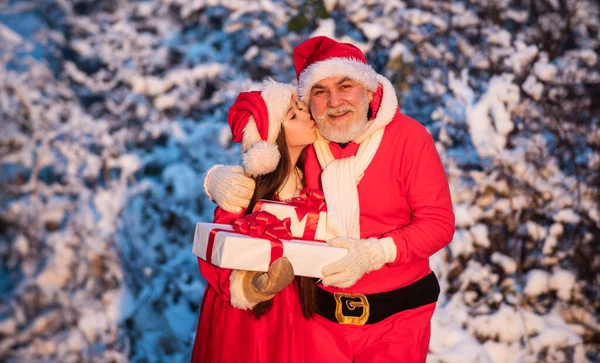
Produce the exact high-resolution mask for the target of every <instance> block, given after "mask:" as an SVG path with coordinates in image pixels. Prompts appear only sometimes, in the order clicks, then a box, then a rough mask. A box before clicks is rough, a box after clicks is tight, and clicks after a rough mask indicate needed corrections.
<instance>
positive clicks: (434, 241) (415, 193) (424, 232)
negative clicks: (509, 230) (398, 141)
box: [384, 128, 454, 265]
mask: <svg viewBox="0 0 600 363" xmlns="http://www.w3.org/2000/svg"><path fill="white" fill-rule="evenodd" d="M415 134H416V135H415V137H414V138H413V137H411V138H410V141H409V142H410V143H411V144H412V145H410V147H409V148H408V149H409V150H411V152H409V153H405V154H404V156H403V157H404V159H405V160H403V162H402V163H401V164H402V165H404V166H405V167H403V168H402V170H399V175H398V177H399V178H401V180H403V181H404V185H405V188H406V195H407V200H408V204H409V206H410V210H411V222H410V224H408V225H406V226H404V227H402V228H400V229H397V230H394V231H391V232H388V233H386V234H384V237H388V236H390V237H392V238H393V240H394V243H395V244H396V248H397V252H396V260H395V261H394V262H392V263H391V265H400V264H405V263H409V262H413V261H417V260H423V259H427V258H429V256H431V255H433V254H434V253H435V252H437V251H438V250H440V249H442V248H443V247H444V246H446V245H447V244H448V243H450V241H452V237H453V235H454V212H453V211H452V200H451V199H450V189H449V186H448V179H447V178H446V173H445V172H444V167H443V165H442V162H441V160H440V157H439V155H438V153H437V150H436V149H435V143H434V142H433V138H432V137H431V135H429V133H427V131H426V130H425V128H422V131H417V132H415Z"/></svg>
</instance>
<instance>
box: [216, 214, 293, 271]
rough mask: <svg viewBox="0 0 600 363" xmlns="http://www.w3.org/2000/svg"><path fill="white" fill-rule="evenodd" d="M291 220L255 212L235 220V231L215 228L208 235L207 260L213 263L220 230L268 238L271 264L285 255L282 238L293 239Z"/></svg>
mask: <svg viewBox="0 0 600 363" xmlns="http://www.w3.org/2000/svg"><path fill="white" fill-rule="evenodd" d="M290 224H291V221H290V219H289V218H286V219H284V220H283V221H281V220H279V219H278V218H277V217H275V216H274V215H272V214H271V213H269V212H262V211H261V212H255V213H252V214H249V215H247V216H244V217H240V218H238V219H236V220H235V221H234V222H233V229H234V230H233V231H232V230H229V229H219V228H215V229H213V230H211V231H210V233H209V235H208V243H207V246H206V262H208V263H212V262H211V261H212V251H213V248H214V245H215V236H216V235H217V233H219V232H227V233H235V234H243V235H246V236H249V237H254V238H264V239H268V240H269V242H270V243H271V258H270V261H269V266H271V264H272V263H273V262H275V260H276V259H278V258H280V257H282V256H283V242H281V239H291V238H292V232H291V231H290Z"/></svg>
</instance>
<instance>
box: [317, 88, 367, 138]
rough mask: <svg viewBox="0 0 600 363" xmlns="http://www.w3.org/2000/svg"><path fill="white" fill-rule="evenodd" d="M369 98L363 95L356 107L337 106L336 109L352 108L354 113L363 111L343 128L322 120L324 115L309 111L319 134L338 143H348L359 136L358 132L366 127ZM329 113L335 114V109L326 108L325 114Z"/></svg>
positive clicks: (360, 132) (361, 131)
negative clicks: (360, 102) (361, 100)
mask: <svg viewBox="0 0 600 363" xmlns="http://www.w3.org/2000/svg"><path fill="white" fill-rule="evenodd" d="M369 103H370V101H369V98H368V97H366V96H365V98H364V100H363V102H362V104H361V105H360V106H359V108H358V109H356V108H347V106H342V107H338V110H339V109H341V110H350V109H352V110H353V111H354V113H355V114H356V112H357V111H358V112H361V113H364V115H360V116H361V117H360V118H359V119H357V120H354V122H353V123H352V124H351V125H349V126H346V127H344V128H340V127H339V126H336V125H335V124H333V123H331V122H329V121H326V120H324V119H325V116H317V115H315V113H314V112H312V110H311V113H312V114H313V115H315V116H314V119H315V122H316V123H317V127H318V129H319V133H320V134H321V136H323V137H324V138H325V139H327V140H328V141H332V142H339V143H348V142H351V141H352V140H354V139H356V138H357V137H358V136H360V134H362V133H363V132H364V131H365V130H366V129H367V122H368V121H369V120H368V116H367V115H368V113H369ZM327 113H330V114H335V110H334V109H327V110H326V111H325V114H327Z"/></svg>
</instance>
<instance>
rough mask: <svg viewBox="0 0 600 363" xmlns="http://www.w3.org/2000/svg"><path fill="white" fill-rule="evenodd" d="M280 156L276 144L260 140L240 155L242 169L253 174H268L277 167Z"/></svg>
mask: <svg viewBox="0 0 600 363" xmlns="http://www.w3.org/2000/svg"><path fill="white" fill-rule="evenodd" d="M280 157H281V155H280V154H279V149H278V148H277V145H275V144H269V143H267V142H265V141H260V142H258V143H256V145H254V146H253V147H251V148H250V149H249V150H248V151H246V152H245V153H244V154H243V155H242V158H243V159H244V161H243V165H244V171H245V172H246V173H248V174H250V175H253V176H257V175H263V174H268V173H270V172H272V171H273V170H275V168H277V164H278V163H279V158H280Z"/></svg>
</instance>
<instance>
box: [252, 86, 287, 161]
mask: <svg viewBox="0 0 600 363" xmlns="http://www.w3.org/2000/svg"><path fill="white" fill-rule="evenodd" d="M295 93H296V89H295V88H294V86H292V85H291V84H288V83H279V82H275V81H273V80H271V79H270V80H266V81H265V83H264V87H263V90H262V91H261V93H260V96H261V97H262V98H263V100H264V101H265V104H266V105H267V112H268V117H269V130H268V132H267V142H269V143H271V144H274V143H275V141H276V140H277V136H278V135H279V132H280V131H281V122H282V121H283V118H284V117H285V114H286V113H287V111H288V109H289V105H290V100H291V98H292V95H294V94H295ZM259 141H261V138H260V134H259V133H258V128H257V127H256V121H255V120H254V117H250V119H249V120H248V123H247V124H246V127H244V136H243V138H242V152H245V151H247V150H248V149H250V148H251V147H252V146H254V144H256V143H257V142H259Z"/></svg>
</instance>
